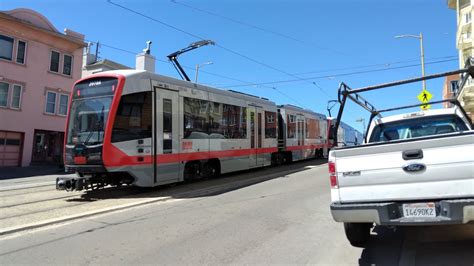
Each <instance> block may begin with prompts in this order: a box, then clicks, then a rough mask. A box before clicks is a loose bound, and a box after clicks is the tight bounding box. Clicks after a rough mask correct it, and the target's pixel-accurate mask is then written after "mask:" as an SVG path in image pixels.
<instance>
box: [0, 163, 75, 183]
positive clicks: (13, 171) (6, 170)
mask: <svg viewBox="0 0 474 266" xmlns="http://www.w3.org/2000/svg"><path fill="white" fill-rule="evenodd" d="M67 174H69V173H65V172H64V168H61V167H60V166H59V165H39V166H27V167H0V180H7V179H14V178H25V177H34V176H42V175H67Z"/></svg>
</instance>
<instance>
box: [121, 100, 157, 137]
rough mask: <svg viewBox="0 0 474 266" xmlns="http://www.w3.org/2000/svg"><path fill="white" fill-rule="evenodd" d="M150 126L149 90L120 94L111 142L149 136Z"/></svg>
mask: <svg viewBox="0 0 474 266" xmlns="http://www.w3.org/2000/svg"><path fill="white" fill-rule="evenodd" d="M151 128H152V96H151V92H140V93H134V94H129V95H124V96H122V98H121V99H120V104H119V107H118V109H117V115H116V116H115V121H114V127H113V129H112V142H120V141H127V140H134V139H143V138H151Z"/></svg>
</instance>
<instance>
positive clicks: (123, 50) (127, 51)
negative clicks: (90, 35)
mask: <svg viewBox="0 0 474 266" xmlns="http://www.w3.org/2000/svg"><path fill="white" fill-rule="evenodd" d="M85 41H87V42H90V43H95V44H96V45H97V44H99V45H101V46H104V47H107V48H110V49H114V50H117V51H121V52H124V53H129V54H137V53H136V52H133V51H130V50H126V49H123V48H119V47H115V46H112V45H109V44H104V43H99V42H94V41H89V40H85ZM156 60H157V61H159V62H162V63H167V64H171V63H170V62H169V61H166V60H161V59H156ZM183 67H184V68H186V69H192V70H194V68H193V67H190V66H185V65H183ZM200 72H202V73H206V74H208V75H212V76H216V77H221V78H224V79H228V80H234V81H238V82H241V83H245V84H246V85H247V86H248V85H251V86H254V85H252V83H251V82H249V81H245V80H241V79H236V78H231V77H228V76H224V75H221V74H216V73H212V72H209V71H205V70H201V71H200ZM258 86H259V87H264V88H265V87H266V88H269V89H273V90H275V91H276V92H278V93H280V94H282V95H283V96H285V97H287V98H288V99H290V100H292V101H293V102H295V103H297V104H299V105H302V106H304V104H302V103H301V102H299V101H298V100H296V99H294V98H292V97H290V96H289V95H287V94H286V93H284V92H282V91H281V90H279V89H278V88H276V87H270V86H265V85H258Z"/></svg>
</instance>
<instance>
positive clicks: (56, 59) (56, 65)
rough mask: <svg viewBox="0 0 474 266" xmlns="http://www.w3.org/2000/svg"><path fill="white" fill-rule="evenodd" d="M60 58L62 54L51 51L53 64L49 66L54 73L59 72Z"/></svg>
mask: <svg viewBox="0 0 474 266" xmlns="http://www.w3.org/2000/svg"><path fill="white" fill-rule="evenodd" d="M59 58H60V54H59V53H58V52H56V51H51V63H50V65H49V70H50V71H52V72H56V73H57V72H59Z"/></svg>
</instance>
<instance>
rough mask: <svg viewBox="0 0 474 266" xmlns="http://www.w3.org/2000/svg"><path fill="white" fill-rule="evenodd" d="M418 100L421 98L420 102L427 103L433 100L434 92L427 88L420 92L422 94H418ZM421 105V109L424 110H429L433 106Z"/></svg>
mask: <svg viewBox="0 0 474 266" xmlns="http://www.w3.org/2000/svg"><path fill="white" fill-rule="evenodd" d="M417 98H418V100H420V102H422V103H427V102H429V101H430V100H431V98H433V94H431V93H430V92H429V91H427V90H422V91H421V92H420V94H418V96H417ZM420 107H421V110H423V111H426V110H429V109H430V108H431V105H429V104H423V105H422V106H420Z"/></svg>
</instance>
